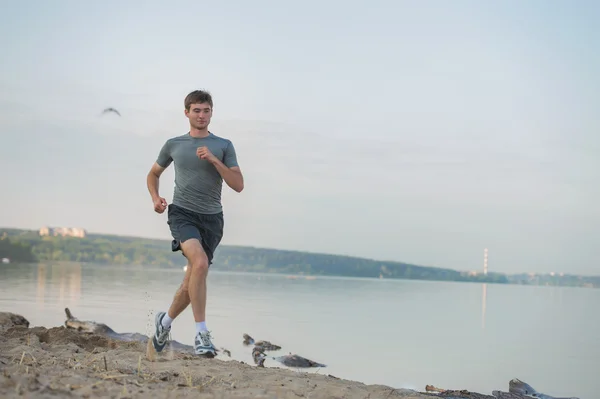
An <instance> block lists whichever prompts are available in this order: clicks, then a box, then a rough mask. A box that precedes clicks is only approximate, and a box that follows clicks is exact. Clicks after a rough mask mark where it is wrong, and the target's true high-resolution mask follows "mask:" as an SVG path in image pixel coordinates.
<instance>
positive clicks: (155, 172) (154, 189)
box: [146, 162, 166, 201]
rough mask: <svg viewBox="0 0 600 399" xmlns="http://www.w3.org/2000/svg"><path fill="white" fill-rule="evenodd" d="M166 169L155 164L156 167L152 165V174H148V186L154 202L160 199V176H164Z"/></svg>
mask: <svg viewBox="0 0 600 399" xmlns="http://www.w3.org/2000/svg"><path fill="white" fill-rule="evenodd" d="M165 169H166V168H163V167H162V166H160V165H159V164H158V163H156V162H154V165H152V168H150V172H148V177H147V178H146V184H147V185H148V191H149V192H150V196H151V197H152V200H153V201H155V200H156V199H158V198H160V195H159V194H158V186H159V183H158V182H159V179H160V175H162V173H163V172H164V171H165Z"/></svg>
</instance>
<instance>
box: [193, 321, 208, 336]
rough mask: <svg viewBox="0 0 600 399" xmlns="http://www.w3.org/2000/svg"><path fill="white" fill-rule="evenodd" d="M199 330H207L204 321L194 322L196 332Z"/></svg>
mask: <svg viewBox="0 0 600 399" xmlns="http://www.w3.org/2000/svg"><path fill="white" fill-rule="evenodd" d="M200 331H208V328H206V322H205V321H197V322H196V333H199V332H200Z"/></svg>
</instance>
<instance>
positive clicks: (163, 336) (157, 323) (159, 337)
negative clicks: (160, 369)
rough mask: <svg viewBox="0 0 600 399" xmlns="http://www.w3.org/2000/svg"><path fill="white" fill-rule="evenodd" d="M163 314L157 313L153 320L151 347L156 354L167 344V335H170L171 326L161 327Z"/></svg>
mask: <svg viewBox="0 0 600 399" xmlns="http://www.w3.org/2000/svg"><path fill="white" fill-rule="evenodd" d="M165 314H166V313H165V312H158V313H157V314H156V317H155V318H154V327H155V330H154V336H153V337H152V345H154V349H156V351H157V352H160V351H162V350H163V348H164V347H165V345H166V344H167V342H169V334H170V333H171V326H169V328H164V327H163V325H162V319H163V317H164V316H165Z"/></svg>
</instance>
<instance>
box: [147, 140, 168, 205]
mask: <svg viewBox="0 0 600 399" xmlns="http://www.w3.org/2000/svg"><path fill="white" fill-rule="evenodd" d="M171 162H173V158H172V157H171V153H170V145H169V141H167V142H165V144H164V145H163V146H162V148H161V149H160V152H159V153H158V158H157V159H156V161H155V162H154V164H153V165H152V168H150V172H148V176H147V177H146V184H147V186H148V191H149V192H150V196H151V197H152V202H153V203H154V210H155V211H156V212H158V213H163V212H164V211H165V209H167V201H166V200H165V199H164V198H162V197H161V196H160V194H159V193H158V181H159V179H160V175H162V173H163V172H164V171H165V169H167V168H168V167H169V165H170V164H171Z"/></svg>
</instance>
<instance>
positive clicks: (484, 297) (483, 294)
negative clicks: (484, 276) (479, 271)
mask: <svg viewBox="0 0 600 399" xmlns="http://www.w3.org/2000/svg"><path fill="white" fill-rule="evenodd" d="M481 289H482V292H481V329H482V330H485V305H486V302H487V284H486V283H483V284H482V285H481Z"/></svg>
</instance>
